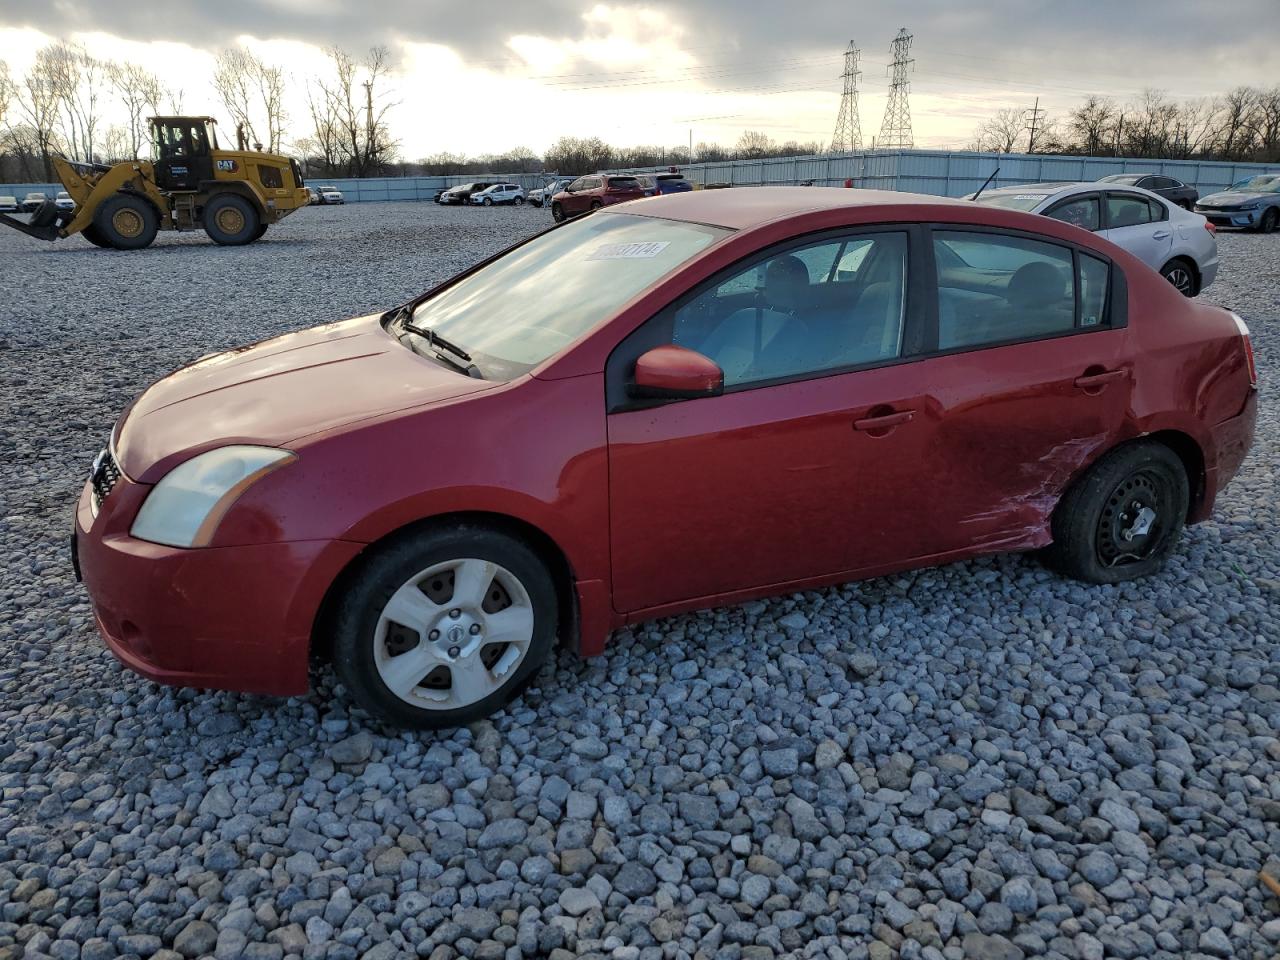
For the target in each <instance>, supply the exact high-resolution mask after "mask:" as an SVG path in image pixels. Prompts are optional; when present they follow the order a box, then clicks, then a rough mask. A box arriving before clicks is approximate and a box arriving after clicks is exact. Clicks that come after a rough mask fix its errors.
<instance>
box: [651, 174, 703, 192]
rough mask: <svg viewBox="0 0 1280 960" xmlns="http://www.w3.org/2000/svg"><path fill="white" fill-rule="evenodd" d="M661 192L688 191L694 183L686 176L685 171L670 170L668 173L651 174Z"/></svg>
mask: <svg viewBox="0 0 1280 960" xmlns="http://www.w3.org/2000/svg"><path fill="white" fill-rule="evenodd" d="M650 176H652V177H653V181H654V184H655V185H656V186H657V188H658V192H659V193H687V192H688V191H690V190H692V189H693V184H692V183H690V182H689V181H688V180H686V179H685V178H684V174H683V173H676V172H675V171H668V172H667V173H654V174H650Z"/></svg>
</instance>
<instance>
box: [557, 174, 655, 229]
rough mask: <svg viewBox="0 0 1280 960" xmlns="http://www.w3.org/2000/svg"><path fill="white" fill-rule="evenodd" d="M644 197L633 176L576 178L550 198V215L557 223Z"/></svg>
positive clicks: (594, 175)
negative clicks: (614, 204)
mask: <svg viewBox="0 0 1280 960" xmlns="http://www.w3.org/2000/svg"><path fill="white" fill-rule="evenodd" d="M643 196H645V190H644V187H643V186H642V185H641V183H640V181H639V180H637V179H636V178H635V177H633V176H629V175H628V176H618V177H612V176H608V175H607V174H601V173H596V174H592V175H591V176H589V177H579V178H578V179H577V180H575V181H573V183H571V184H569V185H568V186H567V187H565V188H564V189H563V190H562V191H560V192H559V193H557V194H556V195H555V196H554V197H553V198H552V199H551V216H553V217H555V219H556V223H559V222H560V221H561V220H564V219H566V218H568V217H576V216H578V214H580V213H587V212H588V211H590V210H598V209H599V208H600V207H607V206H609V205H610V204H613V203H623V202H625V201H627V200H639V199H640V198H642V197H643Z"/></svg>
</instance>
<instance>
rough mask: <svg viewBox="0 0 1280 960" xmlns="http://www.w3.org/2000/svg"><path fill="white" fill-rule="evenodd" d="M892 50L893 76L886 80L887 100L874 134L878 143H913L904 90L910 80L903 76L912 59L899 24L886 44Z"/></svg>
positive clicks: (891, 145)
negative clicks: (888, 43)
mask: <svg viewBox="0 0 1280 960" xmlns="http://www.w3.org/2000/svg"><path fill="white" fill-rule="evenodd" d="M889 52H890V53H892V54H893V63H892V64H890V66H891V67H892V68H893V79H892V80H891V81H890V82H889V102H888V103H886V104H885V107H884V122H883V123H881V124H880V136H879V137H877V138H876V145H877V146H879V147H882V148H884V147H887V148H890V149H892V148H895V147H913V146H915V139H914V138H913V137H912V135H911V104H910V103H908V102H907V94H908V93H910V92H911V82H910V81H909V80H907V68H908V67H910V66H911V64H913V63H915V61H914V60H913V59H911V57H910V56H909V54H910V53H911V34H909V33H907V28H906V27H903V28H902V29H901V30H899V31H898V36H897V37H895V38H894V41H893V46H892V47H891V48H890V51H889Z"/></svg>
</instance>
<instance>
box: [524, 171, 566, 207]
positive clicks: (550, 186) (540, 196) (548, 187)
mask: <svg viewBox="0 0 1280 960" xmlns="http://www.w3.org/2000/svg"><path fill="white" fill-rule="evenodd" d="M572 182H573V177H558V178H556V179H555V180H551V181H549V182H547V183H544V184H543V185H542V186H540V187H537V188H536V189H533V190H530V191H529V196H528V200H529V202H530V203H532V204H533V205H534V206H535V207H540V206H542V205H543V204H544V203H550V202H551V198H552V197H554V196H555V195H556V194H557V193H559V192H560V191H561V190H563V189H564V188H565V187H567V186H568V185H569V184H571V183H572Z"/></svg>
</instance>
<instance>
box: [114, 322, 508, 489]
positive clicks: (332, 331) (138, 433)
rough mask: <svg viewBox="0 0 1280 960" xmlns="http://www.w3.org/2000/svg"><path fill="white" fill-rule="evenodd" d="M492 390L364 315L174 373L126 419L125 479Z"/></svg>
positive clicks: (121, 451) (120, 450)
mask: <svg viewBox="0 0 1280 960" xmlns="http://www.w3.org/2000/svg"><path fill="white" fill-rule="evenodd" d="M495 385H496V384H495V383H493V382H486V381H484V380H475V379H472V378H470V377H467V376H464V375H463V374H461V373H458V372H457V371H455V370H450V369H449V368H447V367H444V366H442V365H440V364H438V363H436V362H435V361H433V360H428V359H426V358H425V357H421V356H419V355H418V354H416V353H414V352H413V351H412V350H409V349H407V348H405V347H404V346H402V345H401V344H400V343H399V342H398V341H397V340H395V339H394V338H393V337H391V336H389V335H388V334H387V333H386V331H384V330H383V329H382V325H381V323H380V322H379V318H378V317H377V316H370V317H359V318H357V319H355V320H346V321H343V322H341V323H331V324H326V325H324V326H320V327H313V328H311V329H309V330H300V331H298V332H297V333H289V334H285V335H284V336H282V337H276V338H275V339H273V340H265V341H263V342H262V343H258V344H254V345H252V346H248V347H240V348H238V349H235V350H229V351H227V352H226V353H218V354H213V355H212V356H209V357H205V358H203V359H201V360H197V361H196V362H195V363H193V364H191V365H190V366H187V367H183V368H182V369H181V370H178V371H177V372H175V373H173V374H170V375H169V376H167V377H165V378H164V379H163V380H160V381H158V382H157V383H155V384H153V385H152V386H151V387H149V388H148V389H147V390H146V392H144V393H143V394H142V395H141V396H140V397H138V398H137V399H136V400H135V401H134V402H133V404H132V405H131V406H130V407H129V409H128V410H126V411H125V414H124V416H123V417H121V418H120V423H119V425H118V426H117V428H116V436H115V442H116V457H117V459H118V461H119V464H120V468H121V469H122V470H123V471H124V473H125V474H126V475H127V476H129V477H132V478H133V479H135V480H139V481H141V482H143V483H154V482H155V481H157V480H159V479H160V477H162V476H164V474H165V473H167V472H168V471H169V470H171V469H172V468H173V467H174V466H176V465H177V464H179V463H181V462H182V461H184V460H186V459H189V458H190V457H192V456H194V455H195V454H197V453H202V452H203V451H205V450H210V449H213V448H214V447H220V446H224V445H226V444H230V443H255V444H263V445H266V446H285V445H287V444H289V443H290V442H291V441H293V440H296V439H298V438H300V437H304V436H307V435H309V434H313V433H319V432H321V431H324V430H330V429H333V428H335V427H340V426H343V425H345V424H350V423H355V422H356V421H359V420H367V419H369V418H371V417H377V416H380V415H384V414H388V413H395V412H397V411H400V410H407V409H410V408H413V407H421V406H423V405H425V404H430V403H438V402H442V401H445V400H450V399H453V398H455V397H460V396H463V395H464V394H468V393H476V392H478V391H481V390H487V389H489V388H491V387H493V386H495Z"/></svg>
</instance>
